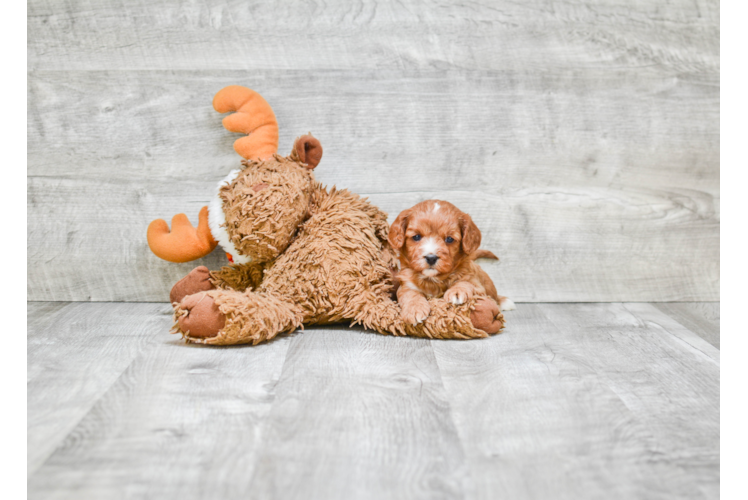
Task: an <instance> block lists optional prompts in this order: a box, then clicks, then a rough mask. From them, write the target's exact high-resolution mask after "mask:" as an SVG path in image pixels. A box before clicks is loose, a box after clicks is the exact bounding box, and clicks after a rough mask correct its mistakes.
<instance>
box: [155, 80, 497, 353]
mask: <svg viewBox="0 0 748 500" xmlns="http://www.w3.org/2000/svg"><path fill="white" fill-rule="evenodd" d="M213 107H214V108H215V109H216V111H218V112H219V113H227V112H235V113H233V114H231V115H228V116H226V117H225V118H224V119H223V125H224V127H226V129H228V130H229V131H232V132H238V133H242V134H245V136H244V137H242V138H240V139H238V140H237V141H236V142H235V143H234V149H235V150H236V151H237V152H238V153H239V154H240V155H241V156H243V157H244V158H245V160H244V161H242V165H243V168H241V169H239V170H234V171H233V172H231V173H230V174H229V175H228V176H227V177H226V178H225V179H224V180H222V181H221V182H220V183H219V185H218V192H217V194H216V196H215V198H214V199H213V200H212V201H211V202H210V205H209V206H207V207H203V208H202V209H201V211H200V215H199V223H198V226H197V227H196V228H195V227H193V226H192V224H190V222H189V220H188V219H187V217H186V215H184V214H179V215H176V216H175V217H174V218H173V219H172V227H171V231H170V230H169V226H168V225H167V223H166V222H165V221H163V220H161V219H158V220H154V221H153V222H151V224H150V225H149V227H148V244H149V246H150V248H151V250H152V251H153V253H155V254H156V255H157V256H158V257H161V258H162V259H165V260H168V261H171V262H188V261H191V260H195V259H198V258H200V257H203V256H205V255H207V254H208V253H210V252H211V251H213V249H214V248H215V247H216V246H217V244H219V243H220V244H221V246H222V248H223V249H224V250H225V251H226V253H227V256H228V258H229V260H230V261H231V263H232V264H231V265H229V266H226V267H223V268H222V269H221V270H220V271H208V269H207V268H206V267H204V266H201V267H197V268H195V269H194V270H193V271H192V272H190V273H189V274H188V275H187V276H185V277H184V278H183V279H182V280H180V281H179V282H177V283H176V284H175V285H174V287H173V288H172V290H171V294H170V295H171V296H170V298H171V302H172V304H173V307H174V318H175V325H174V328H173V332H174V333H176V332H179V333H181V334H182V336H183V338H184V339H186V340H187V341H190V342H195V343H202V344H214V345H228V344H245V343H252V344H257V343H259V342H263V341H266V340H269V339H272V338H273V337H275V336H276V335H278V334H280V333H284V332H291V331H293V330H295V329H297V328H299V327H302V328H303V325H324V324H330V323H339V322H349V323H351V324H361V325H363V326H364V327H365V328H368V329H372V330H375V331H377V332H379V333H383V334H392V335H411V336H415V337H428V338H442V339H469V338H480V337H486V336H488V335H489V334H493V333H496V332H498V331H499V330H500V329H501V328H503V325H504V322H503V316H502V314H501V312H500V311H499V307H498V305H497V304H496V302H494V301H493V300H492V299H490V298H485V297H478V298H475V299H471V300H469V301H468V302H466V303H465V304H462V305H459V306H456V305H453V304H450V303H447V302H446V301H444V300H442V299H431V300H430V301H429V302H430V306H431V314H430V315H429V316H428V318H426V320H425V321H423V322H421V323H419V324H415V325H413V324H407V323H405V322H403V320H402V319H401V318H400V307H399V306H398V304H397V302H395V301H393V300H392V297H393V291H394V289H395V286H396V285H395V283H394V279H393V270H395V269H396V268H397V263H398V259H397V254H396V252H395V251H394V250H393V248H392V247H391V246H390V244H389V243H388V241H387V234H388V225H387V214H385V213H384V212H382V211H381V210H379V209H378V208H377V207H375V206H374V205H372V204H371V203H369V202H368V201H367V200H365V199H363V198H361V197H360V196H358V195H356V194H354V193H351V192H349V191H347V190H338V189H336V188H335V187H333V188H332V189H327V188H326V187H324V186H322V185H321V184H319V183H318V182H317V181H316V180H315V179H314V174H313V170H314V168H315V167H317V165H318V164H319V162H320V159H321V158H322V146H321V144H320V143H319V141H318V140H317V139H315V138H314V137H312V136H311V135H305V136H302V137H299V138H298V139H296V141H295V143H294V146H293V150H292V151H291V154H290V155H289V156H287V157H282V156H279V155H277V154H276V151H277V148H278V124H277V121H276V119H275V114H274V113H273V110H272V108H271V107H270V105H269V104H268V103H267V102H266V101H265V99H263V98H262V96H260V95H259V94H258V93H257V92H254V91H253V90H250V89H248V88H245V87H240V86H229V87H226V88H224V89H222V90H221V91H219V92H218V93H217V94H216V95H215V98H214V99H213Z"/></svg>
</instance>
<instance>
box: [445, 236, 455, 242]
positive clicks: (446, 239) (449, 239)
mask: <svg viewBox="0 0 748 500" xmlns="http://www.w3.org/2000/svg"><path fill="white" fill-rule="evenodd" d="M444 241H446V242H447V243H454V242H455V239H454V238H452V237H451V236H447V237H446V238H444Z"/></svg>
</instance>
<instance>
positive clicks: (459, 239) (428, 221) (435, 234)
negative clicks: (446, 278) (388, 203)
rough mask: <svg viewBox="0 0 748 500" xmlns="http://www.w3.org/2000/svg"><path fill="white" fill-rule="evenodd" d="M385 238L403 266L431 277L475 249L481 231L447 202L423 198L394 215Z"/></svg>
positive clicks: (442, 273) (449, 268)
mask: <svg viewBox="0 0 748 500" xmlns="http://www.w3.org/2000/svg"><path fill="white" fill-rule="evenodd" d="M388 240H389V242H390V245H392V247H393V248H394V249H395V250H398V251H399V252H400V257H401V259H403V260H404V264H405V265H407V266H408V267H410V268H411V269H413V270H414V271H416V272H418V273H419V274H421V275H423V276H425V277H428V278H433V277H436V276H438V275H444V274H449V273H450V272H452V270H453V269H454V268H455V267H456V266H457V265H459V264H460V262H462V261H463V260H464V259H466V258H467V257H468V256H469V255H470V254H471V253H473V252H475V251H476V250H478V247H479V246H480V241H481V234H480V231H479V230H478V227H477V226H476V225H475V223H474V222H473V219H471V218H470V216H469V215H468V214H466V213H464V212H462V211H460V210H459V209H458V208H457V207H455V206H454V205H452V204H451V203H449V202H447V201H441V200H426V201H422V202H421V203H419V204H418V205H416V206H414V207H413V208H409V209H408V210H405V211H404V212H402V213H400V215H398V216H397V219H395V222H393V223H392V226H391V227H390V233H389V235H388Z"/></svg>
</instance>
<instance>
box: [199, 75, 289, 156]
mask: <svg viewBox="0 0 748 500" xmlns="http://www.w3.org/2000/svg"><path fill="white" fill-rule="evenodd" d="M213 108H214V109H215V110H216V111H218V112H219V113H228V112H229V111H236V113H234V114H232V115H229V116H227V117H226V118H224V119H223V126H224V127H226V130H229V131H231V132H239V133H240V134H249V135H247V137H242V138H241V139H237V140H236V141H234V150H236V152H237V153H239V154H240V155H241V156H243V157H244V158H246V159H248V160H249V159H250V158H256V159H259V160H266V159H268V158H270V157H271V156H273V154H275V153H276V152H277V151H278V121H277V120H276V119H275V113H273V108H271V107H270V104H268V103H267V101H266V100H265V99H263V98H262V96H261V95H260V94H258V93H257V92H255V91H254V90H251V89H248V88H247V87H242V86H240V85H229V86H228V87H225V88H223V89H221V90H219V91H218V93H217V94H216V95H215V97H214V98H213Z"/></svg>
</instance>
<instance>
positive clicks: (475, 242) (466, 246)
mask: <svg viewBox="0 0 748 500" xmlns="http://www.w3.org/2000/svg"><path fill="white" fill-rule="evenodd" d="M460 232H461V233H462V243H461V244H462V251H463V252H465V253H466V254H471V253H473V252H475V251H476V250H478V247H480V240H481V234H480V229H478V226H476V225H475V222H473V219H472V218H471V217H470V216H469V215H468V214H466V213H463V214H462V215H460Z"/></svg>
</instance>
